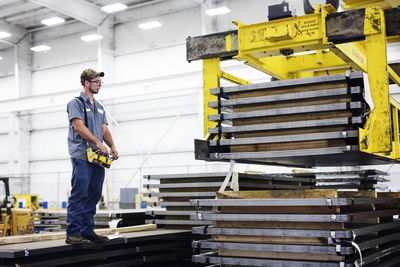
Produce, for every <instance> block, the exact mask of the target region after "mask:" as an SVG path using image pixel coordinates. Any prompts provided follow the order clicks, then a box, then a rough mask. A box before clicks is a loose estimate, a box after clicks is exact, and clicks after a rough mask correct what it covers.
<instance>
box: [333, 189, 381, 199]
mask: <svg viewBox="0 0 400 267" xmlns="http://www.w3.org/2000/svg"><path fill="white" fill-rule="evenodd" d="M377 194H378V193H377V192H376V191H372V190H358V191H338V197H339V198H346V197H361V198H368V197H371V198H376V197H377Z"/></svg>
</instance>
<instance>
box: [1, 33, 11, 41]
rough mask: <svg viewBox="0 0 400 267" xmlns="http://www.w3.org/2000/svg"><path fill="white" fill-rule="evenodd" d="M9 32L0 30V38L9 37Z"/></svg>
mask: <svg viewBox="0 0 400 267" xmlns="http://www.w3.org/2000/svg"><path fill="white" fill-rule="evenodd" d="M10 36H11V33H8V32H0V39H1V38H7V37H10Z"/></svg>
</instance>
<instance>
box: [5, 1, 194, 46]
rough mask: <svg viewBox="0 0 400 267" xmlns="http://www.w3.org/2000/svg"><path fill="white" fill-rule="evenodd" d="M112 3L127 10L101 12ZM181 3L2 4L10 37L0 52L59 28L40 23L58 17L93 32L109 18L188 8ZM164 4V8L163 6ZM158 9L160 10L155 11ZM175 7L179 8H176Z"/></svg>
mask: <svg viewBox="0 0 400 267" xmlns="http://www.w3.org/2000/svg"><path fill="white" fill-rule="evenodd" d="M115 2H119V3H122V4H124V5H126V6H127V9H125V10H123V11H120V12H117V13H110V14H108V13H106V12H104V11H102V10H101V8H102V7H103V6H105V5H109V4H112V3H115ZM185 2H187V3H190V5H191V6H195V5H199V1H197V0H192V1H187V0H186V1H185ZM182 3H183V1H177V0H116V1H110V0H68V1H55V0H1V1H0V32H2V31H5V32H8V33H11V34H12V36H10V37H8V38H2V39H0V50H1V49H5V48H9V47H11V46H13V45H14V44H17V43H18V42H19V41H20V40H21V39H22V38H23V37H24V36H26V34H28V33H32V32H37V31H46V30H47V29H50V28H55V27H60V25H58V26H46V25H44V24H42V23H41V21H42V20H43V19H47V18H51V17H59V18H62V19H64V20H65V22H64V23H63V24H61V25H65V24H74V23H75V24H79V25H77V26H76V27H75V28H76V31H77V32H78V31H81V30H82V27H87V26H88V25H89V26H91V27H93V28H96V27H98V26H99V25H101V24H102V23H103V22H104V20H105V19H106V18H107V17H108V16H114V19H115V20H114V21H115V22H116V23H119V22H124V21H129V20H133V19H137V17H135V16H134V15H130V14H132V13H134V12H138V10H139V9H143V8H150V7H154V8H153V9H157V8H164V9H165V7H166V6H165V4H169V5H170V7H169V6H168V8H167V9H168V11H169V12H173V11H174V10H179V9H183V8H188V7H189V6H188V5H187V4H183V5H182ZM163 4H164V6H162V5H163ZM157 5H159V6H160V7H157ZM178 5H181V6H182V7H181V8H178ZM150 13H151V12H150ZM158 13H160V12H158ZM143 14H146V15H148V12H147V13H141V17H142V18H143V17H144V16H143ZM155 14H156V13H155ZM149 15H152V14H149ZM60 29H61V28H60ZM69 33H71V32H69ZM60 35H61V33H60Z"/></svg>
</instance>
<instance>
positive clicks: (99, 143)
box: [96, 142, 108, 154]
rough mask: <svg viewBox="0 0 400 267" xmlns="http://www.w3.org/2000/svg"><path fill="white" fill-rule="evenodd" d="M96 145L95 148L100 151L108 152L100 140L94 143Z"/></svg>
mask: <svg viewBox="0 0 400 267" xmlns="http://www.w3.org/2000/svg"><path fill="white" fill-rule="evenodd" d="M96 147H97V149H99V150H100V152H101V153H103V154H108V150H107V148H106V146H105V145H103V144H102V143H101V142H98V143H96Z"/></svg>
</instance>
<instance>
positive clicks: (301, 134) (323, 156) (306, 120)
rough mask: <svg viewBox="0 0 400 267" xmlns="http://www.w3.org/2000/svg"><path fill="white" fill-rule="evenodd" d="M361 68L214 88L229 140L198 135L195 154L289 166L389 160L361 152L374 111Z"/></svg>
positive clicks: (220, 131) (215, 131)
mask: <svg viewBox="0 0 400 267" xmlns="http://www.w3.org/2000/svg"><path fill="white" fill-rule="evenodd" d="M364 91H365V90H364V83H363V76H362V73H360V72H349V73H347V74H338V75H329V76H321V77H312V78H304V79H295V80H285V81H273V82H269V83H260V84H249V85H241V86H232V87H220V88H215V89H211V94H213V95H215V96H218V99H219V100H218V101H212V102H208V106H209V107H211V108H215V109H216V110H218V114H215V115H209V116H208V119H209V120H210V121H215V122H216V123H217V127H214V128H209V133H210V134H211V135H215V136H216V137H219V136H221V135H224V136H226V137H227V138H226V139H218V140H210V141H201V140H196V143H195V147H196V149H195V150H196V151H195V152H196V153H195V154H196V158H197V159H206V160H225V161H227V160H236V161H238V162H253V163H263V164H265V163H267V164H278V165H290V166H308V167H311V166H341V165H342V166H346V165H347V166H353V165H369V164H387V163H388V162H391V161H392V160H390V159H386V158H383V157H377V156H373V155H370V154H366V153H363V152H361V151H359V147H358V142H359V133H358V128H359V127H362V126H363V123H364V121H365V116H366V115H367V114H368V112H369V111H370V109H369V106H368V104H367V103H366V101H365V100H364V98H363V94H364V93H365V92H364Z"/></svg>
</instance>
